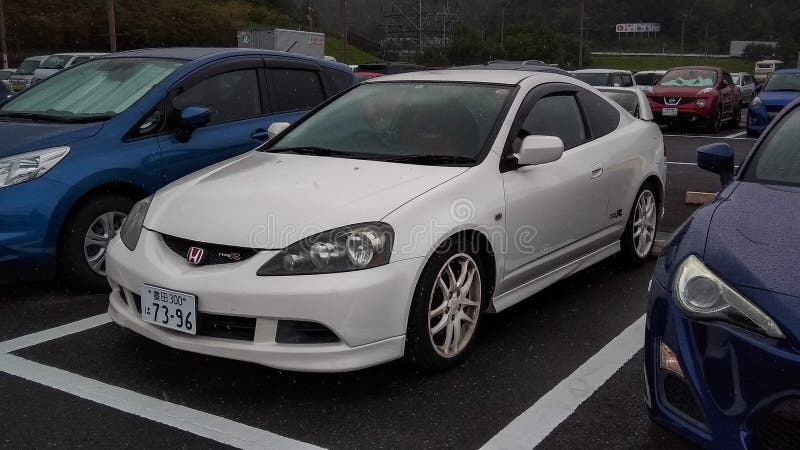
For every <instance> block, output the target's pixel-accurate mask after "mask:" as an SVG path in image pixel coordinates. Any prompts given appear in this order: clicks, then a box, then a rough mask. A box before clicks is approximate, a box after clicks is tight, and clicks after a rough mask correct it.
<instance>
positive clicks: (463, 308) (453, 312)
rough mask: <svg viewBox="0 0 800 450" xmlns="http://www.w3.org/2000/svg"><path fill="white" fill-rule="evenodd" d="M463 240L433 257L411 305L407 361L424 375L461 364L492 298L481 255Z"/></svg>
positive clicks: (450, 242)
mask: <svg viewBox="0 0 800 450" xmlns="http://www.w3.org/2000/svg"><path fill="white" fill-rule="evenodd" d="M470 247H471V246H470V245H469V243H468V242H465V241H463V240H454V241H449V242H448V243H446V244H445V246H443V247H440V249H439V250H437V251H436V252H435V253H434V254H433V256H431V258H430V260H429V261H428V263H427V264H426V265H425V269H424V270H423V272H422V275H421V276H420V279H419V282H418V283H417V287H416V290H415V292H414V299H413V301H412V303H411V310H410V312H409V317H408V329H407V332H406V349H405V357H406V359H407V360H408V361H410V362H411V363H412V364H414V365H416V366H417V367H419V368H420V369H422V370H425V371H429V372H439V371H443V370H447V369H450V368H452V367H454V366H456V365H458V364H459V363H460V362H461V361H462V360H463V359H464V358H465V356H466V355H467V353H468V351H469V350H470V349H471V347H472V343H473V341H474V337H475V333H476V331H477V329H478V324H479V323H480V319H481V312H482V309H483V302H484V300H485V297H486V295H487V293H488V291H487V290H486V285H485V284H484V282H485V281H484V280H487V277H485V276H484V268H483V264H482V261H481V258H480V255H479V254H478V253H477V252H476V251H475V250H474V249H472V248H470Z"/></svg>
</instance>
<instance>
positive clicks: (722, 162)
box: [697, 143, 734, 186]
mask: <svg viewBox="0 0 800 450" xmlns="http://www.w3.org/2000/svg"><path fill="white" fill-rule="evenodd" d="M697 167H699V168H701V169H703V170H708V171H709V172H714V173H716V174H719V180H720V182H721V183H722V185H723V186H725V185H726V184H728V183H730V182H731V180H733V174H734V161H733V149H732V148H731V146H730V145H729V144H723V143H717V144H710V145H705V146H703V147H700V148H698V149H697Z"/></svg>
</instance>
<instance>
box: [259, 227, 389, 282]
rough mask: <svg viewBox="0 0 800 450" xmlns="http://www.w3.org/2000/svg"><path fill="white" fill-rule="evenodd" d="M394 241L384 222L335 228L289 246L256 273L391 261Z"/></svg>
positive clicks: (298, 272)
mask: <svg viewBox="0 0 800 450" xmlns="http://www.w3.org/2000/svg"><path fill="white" fill-rule="evenodd" d="M393 243H394V230H392V227H391V226H389V225H388V224H385V223H382V222H373V223H363V224H358V225H351V226H347V227H342V228H336V229H334V230H330V231H325V232H322V233H319V234H316V235H314V236H311V237H308V238H305V239H303V240H301V241H299V242H295V243H294V244H292V245H290V246H288V247H286V248H285V249H283V250H281V251H280V252H279V253H278V254H277V255H275V256H273V257H272V258H271V259H270V260H269V261H267V263H266V264H264V265H263V266H261V268H260V269H258V272H257V274H258V275H260V276H268V275H311V274H319V273H336V272H349V271H352V270H362V269H369V268H372V267H378V266H382V265H384V264H388V263H389V258H390V257H391V255H392V245H393Z"/></svg>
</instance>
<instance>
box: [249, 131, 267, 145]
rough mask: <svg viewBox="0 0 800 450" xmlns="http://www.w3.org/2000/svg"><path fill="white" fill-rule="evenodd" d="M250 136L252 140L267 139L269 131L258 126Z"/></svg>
mask: <svg viewBox="0 0 800 450" xmlns="http://www.w3.org/2000/svg"><path fill="white" fill-rule="evenodd" d="M250 137H251V138H252V139H253V140H254V141H259V142H264V141H267V140H269V133H268V132H267V130H265V129H263V128H259V129H257V130H256V131H253V134H251V135H250Z"/></svg>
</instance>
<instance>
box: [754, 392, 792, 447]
mask: <svg viewBox="0 0 800 450" xmlns="http://www.w3.org/2000/svg"><path fill="white" fill-rule="evenodd" d="M750 429H751V431H752V433H751V436H750V446H751V447H752V448H753V450H784V449H786V450H795V449H798V448H800V399H797V398H792V399H786V400H783V401H780V402H779V403H777V404H775V405H774V406H772V407H770V408H769V409H768V410H766V411H765V412H764V413H761V414H759V415H758V416H757V417H756V418H755V420H753V422H752V423H751V424H750Z"/></svg>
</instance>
